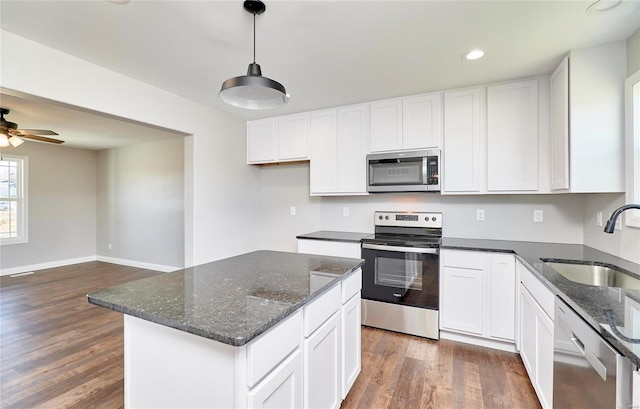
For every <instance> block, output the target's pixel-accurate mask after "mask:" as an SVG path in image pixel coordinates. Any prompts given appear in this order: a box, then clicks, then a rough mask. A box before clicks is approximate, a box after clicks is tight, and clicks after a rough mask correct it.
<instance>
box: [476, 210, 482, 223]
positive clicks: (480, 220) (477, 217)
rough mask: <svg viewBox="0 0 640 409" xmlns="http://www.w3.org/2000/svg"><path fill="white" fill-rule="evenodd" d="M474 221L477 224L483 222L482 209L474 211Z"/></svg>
mask: <svg viewBox="0 0 640 409" xmlns="http://www.w3.org/2000/svg"><path fill="white" fill-rule="evenodd" d="M476 220H477V221H479V222H483V221H484V209H477V210H476Z"/></svg>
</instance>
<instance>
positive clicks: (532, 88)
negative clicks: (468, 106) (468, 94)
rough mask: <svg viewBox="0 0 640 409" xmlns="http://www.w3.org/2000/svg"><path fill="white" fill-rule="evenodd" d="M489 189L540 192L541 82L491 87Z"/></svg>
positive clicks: (488, 137) (488, 134) (488, 153)
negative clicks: (539, 130) (539, 116)
mask: <svg viewBox="0 0 640 409" xmlns="http://www.w3.org/2000/svg"><path fill="white" fill-rule="evenodd" d="M445 177H446V174H445ZM487 190H488V191H535V190H538V81H537V80H531V81H520V82H514V83H509V84H503V85H496V86H491V87H488V88H487Z"/></svg>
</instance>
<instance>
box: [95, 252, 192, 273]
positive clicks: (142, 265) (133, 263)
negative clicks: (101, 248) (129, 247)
mask: <svg viewBox="0 0 640 409" xmlns="http://www.w3.org/2000/svg"><path fill="white" fill-rule="evenodd" d="M96 260H98V261H103V262H105V263H112V264H120V265H123V266H129V267H138V268H144V269H147V270H155V271H161V272H163V273H170V272H172V271H176V270H181V269H182V267H173V266H165V265H162V264H152V263H145V262H142V261H135V260H127V259H123V258H115V257H107V256H96Z"/></svg>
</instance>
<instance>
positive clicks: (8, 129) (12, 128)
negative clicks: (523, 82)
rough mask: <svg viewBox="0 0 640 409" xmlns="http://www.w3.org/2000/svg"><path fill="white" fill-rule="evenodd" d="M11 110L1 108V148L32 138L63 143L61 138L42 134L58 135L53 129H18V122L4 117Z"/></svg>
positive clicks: (19, 143)
mask: <svg viewBox="0 0 640 409" xmlns="http://www.w3.org/2000/svg"><path fill="white" fill-rule="evenodd" d="M9 112H10V110H9V109H7V108H0V148H6V147H7V146H9V145H11V146H13V147H17V146H20V145H21V144H22V143H23V142H24V140H23V139H32V140H34V141H40V142H48V143H55V144H61V143H64V141H61V140H60V139H54V138H47V137H44V136H40V135H58V134H57V133H55V132H53V131H49V130H46V129H18V124H16V123H15V122H10V121H7V120H6V119H4V116H5V115H7V114H8V113H9Z"/></svg>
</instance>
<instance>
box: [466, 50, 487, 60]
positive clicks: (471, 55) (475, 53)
mask: <svg viewBox="0 0 640 409" xmlns="http://www.w3.org/2000/svg"><path fill="white" fill-rule="evenodd" d="M482 56H484V51H482V50H472V51H469V52H468V53H466V54H464V55H463V56H462V57H463V58H464V59H465V60H477V59H478V58H482Z"/></svg>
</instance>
